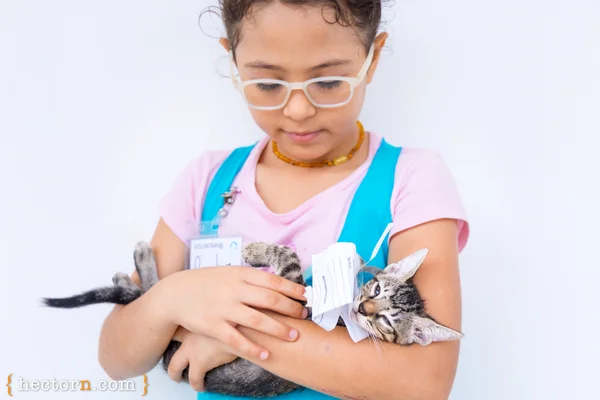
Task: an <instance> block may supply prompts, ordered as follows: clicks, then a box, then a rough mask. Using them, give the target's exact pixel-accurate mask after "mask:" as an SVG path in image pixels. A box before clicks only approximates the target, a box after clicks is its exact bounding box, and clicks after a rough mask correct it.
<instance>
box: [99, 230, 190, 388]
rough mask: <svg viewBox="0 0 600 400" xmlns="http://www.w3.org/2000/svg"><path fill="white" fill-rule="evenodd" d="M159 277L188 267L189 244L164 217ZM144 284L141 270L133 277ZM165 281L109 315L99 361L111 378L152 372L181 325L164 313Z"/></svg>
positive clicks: (158, 238) (155, 245)
mask: <svg viewBox="0 0 600 400" xmlns="http://www.w3.org/2000/svg"><path fill="white" fill-rule="evenodd" d="M151 246H152V249H153V251H154V255H155V258H156V264H157V268H158V278H159V279H162V278H164V277H165V276H168V275H170V274H172V273H174V272H177V271H181V270H183V269H184V266H185V254H186V253H185V251H186V248H185V244H184V243H183V242H182V241H181V240H179V238H178V237H177V236H176V235H175V234H174V233H173V232H172V231H171V229H169V227H168V226H167V225H166V224H165V223H164V221H163V220H162V219H161V220H160V221H159V223H158V226H157V227H156V231H155V233H154V236H153V238H152V241H151ZM131 278H132V280H133V281H134V282H135V283H136V284H138V285H139V284H140V281H139V277H138V275H137V272H134V273H133V274H132V276H131ZM161 290H162V289H161V282H160V281H159V283H158V284H156V285H155V286H153V287H152V288H151V289H150V290H149V291H148V292H147V293H145V294H144V295H143V296H141V297H140V298H138V299H137V300H135V301H134V302H132V303H130V304H128V305H126V306H122V305H116V306H115V307H114V308H113V309H112V311H111V312H110V314H109V315H108V316H107V317H106V320H105V321H104V324H103V326H102V330H101V332H100V343H99V348H98V360H99V362H100V365H101V366H102V368H103V369H104V371H105V372H106V373H107V374H108V375H109V376H110V378H111V379H114V380H121V379H126V378H128V377H132V376H139V375H142V374H145V373H146V372H148V371H150V370H151V369H152V368H154V366H155V365H156V364H157V363H158V362H159V361H160V358H161V357H162V354H163V353H164V351H165V349H166V348H167V346H168V344H169V342H170V341H171V339H172V338H173V335H174V333H175V331H176V329H177V327H178V325H176V324H173V323H171V322H169V318H168V317H167V316H166V315H164V314H163V311H164V310H165V307H164V304H163V303H161V299H164V298H165V297H163V295H161Z"/></svg>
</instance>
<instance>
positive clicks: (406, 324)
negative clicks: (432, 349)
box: [352, 249, 463, 346]
mask: <svg viewBox="0 0 600 400" xmlns="http://www.w3.org/2000/svg"><path fill="white" fill-rule="evenodd" d="M426 255H427V249H422V250H419V251H417V252H415V253H413V254H411V255H410V256H408V257H406V258H404V259H403V260H401V261H400V262H398V263H395V264H391V265H389V266H387V267H386V268H385V269H384V270H379V272H377V273H376V274H375V276H374V277H373V279H371V280H370V281H369V282H368V283H367V284H366V285H364V286H363V287H362V288H361V293H360V295H359V296H358V297H357V298H356V299H355V301H354V304H353V311H354V312H353V313H352V318H353V319H354V320H355V322H357V323H358V324H359V325H360V326H361V327H362V328H364V329H365V330H367V331H368V332H369V333H370V334H372V335H373V336H375V337H376V338H378V339H380V340H382V341H385V342H392V343H397V344H401V345H409V344H412V343H418V344H420V345H422V346H426V345H428V344H430V343H432V342H438V341H445V340H457V339H460V338H462V337H463V334H462V333H460V332H457V331H455V330H453V329H450V328H447V327H445V326H443V325H440V324H438V323H436V322H435V321H433V320H432V319H431V318H430V317H429V316H427V314H426V313H425V307H424V303H423V299H422V298H421V296H420V295H419V292H418V290H417V288H416V286H415V285H414V284H413V283H412V277H413V276H414V274H415V272H417V269H418V268H419V266H420V265H421V263H422V262H423V260H424V259H425V256H426Z"/></svg>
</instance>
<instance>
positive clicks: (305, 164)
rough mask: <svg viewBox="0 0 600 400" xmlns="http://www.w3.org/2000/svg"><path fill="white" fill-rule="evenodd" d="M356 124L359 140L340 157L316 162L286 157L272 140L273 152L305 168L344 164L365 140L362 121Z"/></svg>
mask: <svg viewBox="0 0 600 400" xmlns="http://www.w3.org/2000/svg"><path fill="white" fill-rule="evenodd" d="M356 125H358V131H359V136H358V142H357V143H356V145H355V146H354V147H353V148H352V150H350V153H348V155H345V156H341V157H338V158H336V159H334V160H323V161H316V162H304V161H296V160H292V159H291V158H289V157H286V156H284V155H283V154H281V153H280V152H279V149H278V148H277V143H276V142H275V141H272V142H271V143H272V145H271V146H272V148H273V153H275V155H276V156H277V157H278V158H279V159H280V160H283V161H285V162H286V163H288V164H292V165H297V166H299V167H305V168H318V167H331V166H334V165H340V164H343V163H345V162H346V161H348V160H350V159H351V158H352V157H353V156H354V154H355V153H356V152H357V151H358V149H360V146H361V145H362V143H363V141H364V140H365V129H364V128H363V125H362V124H361V123H360V121H356Z"/></svg>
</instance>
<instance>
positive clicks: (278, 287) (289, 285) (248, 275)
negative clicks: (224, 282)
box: [243, 267, 306, 301]
mask: <svg viewBox="0 0 600 400" xmlns="http://www.w3.org/2000/svg"><path fill="white" fill-rule="evenodd" d="M243 268H245V270H244V281H245V282H246V283H249V284H251V285H254V286H261V287H264V288H267V289H271V290H274V291H276V292H279V293H281V294H283V295H285V296H287V297H291V298H293V299H297V300H301V301H306V297H304V292H305V290H306V288H305V287H304V286H302V285H300V284H298V283H295V282H292V281H290V280H288V279H285V278H282V277H281V276H278V275H275V274H271V273H268V272H265V271H259V270H256V269H254V268H247V267H243Z"/></svg>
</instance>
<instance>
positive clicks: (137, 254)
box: [43, 242, 462, 398]
mask: <svg viewBox="0 0 600 400" xmlns="http://www.w3.org/2000/svg"><path fill="white" fill-rule="evenodd" d="M242 258H243V260H244V261H245V262H246V263H247V264H249V265H251V266H252V267H255V268H259V267H265V266H271V267H273V268H274V269H275V273H276V274H277V275H279V276H282V277H284V278H286V279H289V280H291V281H293V282H296V283H298V284H301V285H305V282H304V278H303V275H302V269H301V266H300V260H299V258H298V256H297V255H296V253H295V252H294V251H293V250H292V249H290V248H289V247H286V246H281V245H272V244H266V243H260V242H258V243H250V244H248V245H246V246H245V247H244V248H243V250H242ZM134 262H135V267H136V270H137V273H138V275H139V277H140V282H141V288H140V287H138V286H137V285H136V284H135V283H133V281H132V280H131V278H130V277H129V276H128V275H127V274H124V273H117V274H115V276H114V277H113V284H114V285H113V286H108V287H103V288H97V289H93V290H89V291H86V292H83V293H81V294H78V295H75V296H71V297H66V298H44V299H43V302H44V304H45V305H47V306H50V307H55V308H75V307H83V306H87V305H91V304H99V303H113V304H122V305H125V304H129V303H131V302H132V301H134V300H135V299H137V298H138V297H140V296H141V295H142V294H143V293H145V292H146V291H148V290H149V289H150V288H151V287H152V286H153V285H154V284H156V283H157V282H158V275H157V269H156V262H155V259H154V254H153V252H152V249H151V248H150V246H149V245H148V244H147V243H145V242H140V243H138V244H137V245H136V248H135V251H134ZM401 269H402V268H399V264H392V265H390V266H389V267H387V268H386V269H385V270H383V271H381V270H379V269H376V268H375V270H376V271H375V278H374V279H373V280H372V281H371V282H369V283H368V284H367V285H365V286H364V287H363V289H362V293H361V296H360V298H358V299H357V300H356V301H355V303H354V308H355V313H352V318H353V319H354V320H355V321H356V322H358V323H359V324H360V325H361V326H362V327H363V328H364V329H366V330H367V331H368V332H369V333H370V334H371V335H372V336H374V337H376V338H378V339H380V340H383V341H386V342H394V343H398V344H401V345H405V344H410V343H419V344H421V345H426V344H429V343H431V342H432V341H437V340H454V339H458V338H460V337H462V335H461V334H460V333H458V332H455V331H452V330H450V329H448V328H445V327H443V326H441V325H439V324H436V323H435V322H433V320H432V319H431V318H429V317H428V316H427V315H426V314H425V312H424V309H423V301H422V300H421V298H420V296H419V294H418V292H417V290H416V288H415V287H414V285H412V283H411V282H409V281H408V280H407V279H405V276H406V273H405V272H404V275H402V274H401V273H399V272H398V271H400V270H401ZM414 271H416V269H415V270H414ZM414 271H413V274H414ZM411 276H412V275H411ZM308 318H310V315H309V317H308ZM338 324H340V325H343V321H342V320H341V318H340V322H339V323H338ZM180 346H181V343H180V342H177V341H174V340H173V341H171V342H170V343H169V345H168V347H167V349H166V350H165V352H164V354H163V358H162V366H163V368H164V370H165V371H167V370H168V366H169V363H170V361H171V358H172V357H173V355H174V354H175V352H176V351H177V350H178V349H179V347H180ZM188 373H189V370H188V368H185V370H184V371H183V376H182V378H183V380H184V381H186V382H189V381H188ZM204 384H205V390H206V391H207V392H213V393H221V394H227V395H234V396H248V397H256V398H265V397H273V396H277V395H281V394H284V393H288V392H291V391H293V390H296V389H298V388H300V386H298V385H297V384H295V383H293V382H290V381H287V380H285V379H283V378H280V377H278V376H277V375H274V374H272V373H271V372H269V371H267V370H264V369H263V368H261V367H259V366H257V365H255V364H253V363H251V362H250V361H247V360H245V359H243V358H238V359H236V360H234V361H232V362H230V363H228V364H225V365H222V366H219V367H217V368H214V369H213V370H211V371H209V372H208V373H207V374H206V376H205V381H204Z"/></svg>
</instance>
